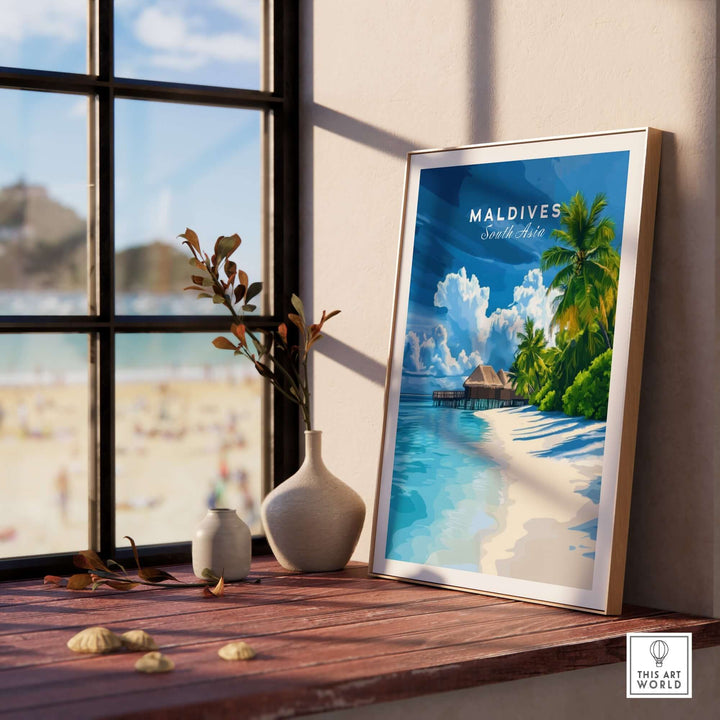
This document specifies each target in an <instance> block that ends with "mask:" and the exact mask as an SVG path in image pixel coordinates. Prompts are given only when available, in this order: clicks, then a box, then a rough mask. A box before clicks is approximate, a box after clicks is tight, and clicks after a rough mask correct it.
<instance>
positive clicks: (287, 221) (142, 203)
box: [0, 0, 298, 577]
mask: <svg viewBox="0 0 720 720" xmlns="http://www.w3.org/2000/svg"><path fill="white" fill-rule="evenodd" d="M2 25H3V27H2V28H0V65H2V67H0V113H2V117H3V133H2V137H0V458H1V460H0V498H2V499H1V500H0V571H3V575H4V576H5V577H13V576H14V577H20V576H23V575H31V574H39V573H43V572H50V571H58V572H59V571H62V570H65V569H67V568H68V567H69V566H70V561H71V557H72V554H73V553H74V552H75V551H77V550H81V549H84V548H86V547H93V548H94V549H96V550H97V551H98V552H99V553H100V554H101V555H102V556H103V557H109V556H116V557H117V556H120V557H123V556H124V555H126V554H127V550H125V546H126V545H127V543H126V541H125V540H123V536H125V535H130V536H132V537H133V538H135V540H136V541H137V542H138V544H140V545H141V546H143V547H141V550H142V552H143V554H144V555H145V557H146V559H147V561H148V562H158V561H183V560H187V559H188V558H189V549H190V546H189V542H188V540H189V538H190V537H191V535H192V532H193V530H194V528H195V526H196V525H197V523H198V522H199V521H200V519H201V518H202V516H203V515H204V514H205V510H206V508H207V507H208V506H211V507H212V506H217V507H220V506H230V507H237V508H238V512H239V513H240V514H241V515H242V516H244V519H245V520H246V522H248V524H249V525H250V526H251V528H252V530H253V533H254V535H256V536H257V544H261V543H262V539H261V534H262V528H261V526H260V523H259V503H260V500H261V498H262V495H263V494H264V492H265V490H266V489H267V488H268V487H269V485H270V482H271V481H270V479H271V478H274V477H278V478H282V477H287V476H288V475H290V474H291V473H292V472H293V471H294V469H296V464H297V458H298V415H297V411H296V408H294V407H293V406H289V405H288V404H287V403H286V401H285V400H284V399H283V398H282V396H280V394H272V393H271V390H270V389H269V388H268V387H267V385H266V384H264V383H262V382H261V380H260V378H259V376H257V374H256V373H255V372H254V369H253V368H251V367H247V366H246V365H245V364H244V363H243V362H241V361H239V360H238V358H236V357H234V356H233V355H232V353H223V352H222V351H220V350H217V349H215V348H213V347H212V345H211V340H212V338H213V337H215V336H217V335H218V334H221V333H224V332H226V331H227V330H228V328H229V325H230V318H229V316H228V315H227V314H226V313H223V312H221V310H220V308H218V307H217V306H213V305H212V303H209V302H208V303H207V304H205V302H204V301H199V300H197V299H195V298H194V297H193V296H192V295H191V294H189V293H183V291H182V288H183V287H184V286H186V285H189V284H190V281H189V274H190V266H189V264H188V257H189V255H188V253H187V252H186V251H185V248H183V247H181V245H180V241H179V240H178V239H177V238H176V236H177V235H178V234H179V233H182V232H183V231H184V230H185V228H186V227H191V228H193V229H194V230H196V231H197V232H198V234H199V235H200V238H201V241H202V242H203V245H204V246H206V247H208V248H209V247H211V246H212V243H213V241H214V239H215V238H216V237H217V236H219V235H230V234H232V233H235V232H237V233H239V234H240V235H241V237H242V238H243V244H242V245H241V248H240V250H239V251H238V253H237V261H238V264H239V265H240V266H241V267H243V268H244V269H245V270H246V271H247V272H248V274H249V275H250V277H251V278H254V279H262V280H263V281H264V293H263V297H262V302H261V303H260V304H259V305H260V306H259V309H258V311H256V312H255V313H254V314H253V316H252V317H251V318H249V319H248V324H249V325H252V326H253V327H255V328H257V329H258V330H271V329H273V328H274V327H277V325H278V323H279V322H281V315H282V313H283V310H284V309H285V308H287V306H288V303H289V298H290V295H291V294H292V292H294V291H296V290H297V282H298V271H297V85H298V82H297V4H296V3H294V2H278V1H277V0H276V1H275V2H271V0H173V1H172V2H169V1H168V0H147V2H142V3H138V2H133V1H132V0H114V2H113V1H112V0H108V1H107V2H106V1H105V0H66V2H63V3H57V2H55V1H54V0H34V2H32V3H28V2H24V1H23V0H11V1H10V2H7V3H5V4H4V5H3V23H2ZM276 438H277V439H278V441H277V442H276V441H275V439H276ZM280 438H282V441H281V442H280V441H279V439H280Z"/></svg>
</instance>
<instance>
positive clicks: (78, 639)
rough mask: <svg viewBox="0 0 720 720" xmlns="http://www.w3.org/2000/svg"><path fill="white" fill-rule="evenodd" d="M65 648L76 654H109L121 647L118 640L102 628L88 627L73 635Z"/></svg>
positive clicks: (114, 635) (113, 634)
mask: <svg viewBox="0 0 720 720" xmlns="http://www.w3.org/2000/svg"><path fill="white" fill-rule="evenodd" d="M67 646H68V647H69V648H70V649H71V650H72V651H73V652H78V653H109V652H112V651H113V650H117V649H118V648H119V647H121V646H122V643H121V642H120V638H119V637H118V636H117V635H116V634H115V633H114V632H111V631H110V630H108V629H107V628H104V627H89V628H85V629H84V630H81V631H80V632H79V633H78V634H77V635H73V637H71V638H70V639H69V640H68V641H67Z"/></svg>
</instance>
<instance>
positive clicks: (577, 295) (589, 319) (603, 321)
mask: <svg viewBox="0 0 720 720" xmlns="http://www.w3.org/2000/svg"><path fill="white" fill-rule="evenodd" d="M606 207H607V200H606V198H605V195H603V194H602V193H601V194H599V195H596V196H595V199H594V200H593V202H592V205H591V206H590V209H588V207H587V203H586V202H585V198H584V196H583V194H582V193H581V192H577V193H575V195H573V197H572V199H571V200H570V202H569V203H562V205H561V206H560V224H561V225H562V229H558V230H553V231H552V233H551V235H552V236H553V237H555V238H557V239H558V240H559V241H560V243H559V244H558V245H555V246H553V247H551V248H548V249H547V250H545V252H543V254H542V256H541V258H540V269H541V270H543V271H545V270H549V269H550V268H555V267H559V268H560V270H559V271H558V272H557V274H556V275H555V277H554V278H553V280H552V282H551V283H550V286H549V287H548V292H550V290H551V289H559V290H561V291H562V295H561V296H560V297H559V298H558V301H557V305H556V306H555V314H554V316H553V324H554V325H555V326H557V327H558V328H561V329H566V330H568V331H569V332H570V334H571V335H576V334H578V333H580V332H582V331H583V330H584V329H586V328H589V327H590V326H591V325H592V324H593V323H595V322H597V324H598V327H599V329H600V332H601V333H602V335H603V338H604V340H605V344H606V346H607V347H608V348H610V347H612V328H613V326H614V320H615V318H614V314H615V303H616V301H617V283H618V275H619V272H620V255H619V253H618V252H617V250H615V249H614V248H613V247H612V245H611V243H612V241H613V240H614V239H615V223H614V222H613V221H612V220H611V219H610V218H608V217H603V218H601V217H600V214H601V213H602V211H603V210H604V209H605V208H606Z"/></svg>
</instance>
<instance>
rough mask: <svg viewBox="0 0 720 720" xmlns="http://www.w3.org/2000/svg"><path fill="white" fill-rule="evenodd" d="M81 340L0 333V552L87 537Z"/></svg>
mask: <svg viewBox="0 0 720 720" xmlns="http://www.w3.org/2000/svg"><path fill="white" fill-rule="evenodd" d="M87 367H88V340H87V336H85V335H60V334H38V333H33V334H28V335H5V334H0V457H1V458H2V463H1V469H0V498H2V501H1V502H0V557H14V556H17V555H47V554H49V553H56V552H69V551H73V550H82V549H84V548H86V547H87V545H88V525H87V522H88V521H87V508H88V369H87Z"/></svg>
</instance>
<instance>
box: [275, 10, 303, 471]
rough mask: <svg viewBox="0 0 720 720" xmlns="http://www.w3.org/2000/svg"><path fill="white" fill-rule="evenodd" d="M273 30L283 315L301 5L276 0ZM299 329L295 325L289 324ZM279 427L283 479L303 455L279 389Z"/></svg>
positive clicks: (280, 310)
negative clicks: (280, 102)
mask: <svg viewBox="0 0 720 720" xmlns="http://www.w3.org/2000/svg"><path fill="white" fill-rule="evenodd" d="M274 21H275V26H274V32H273V38H274V40H273V41H274V48H275V53H274V57H275V64H274V78H273V83H274V85H273V87H274V89H275V92H278V93H280V94H281V96H282V98H283V105H282V108H281V109H280V110H279V111H277V112H276V113H275V122H274V123H273V135H274V137H273V172H274V178H275V179H274V183H273V215H274V218H273V226H274V228H275V244H274V248H273V261H274V298H273V308H274V311H275V314H276V316H278V317H279V318H282V317H284V315H285V313H286V312H287V309H288V308H289V307H290V298H291V296H292V293H294V292H298V285H299V272H298V267H299V237H298V194H297V188H298V108H297V87H298V54H299V53H298V41H297V40H298V33H297V23H298V7H297V3H294V2H288V3H282V2H276V3H275V17H274ZM290 331H291V332H295V329H294V328H292V327H291V328H290ZM273 420H274V425H275V428H276V429H278V428H282V435H281V437H280V436H279V435H280V433H278V432H276V433H275V434H274V438H273V451H272V463H273V476H274V480H275V483H276V484H277V483H279V482H282V481H283V480H284V479H285V478H287V477H289V476H290V475H291V474H292V473H294V472H295V471H296V470H297V461H298V458H299V453H300V446H299V442H300V432H299V430H300V419H299V412H298V408H297V406H296V405H294V404H292V403H290V402H289V401H288V400H286V399H285V398H284V397H283V396H282V395H280V393H274V396H273Z"/></svg>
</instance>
